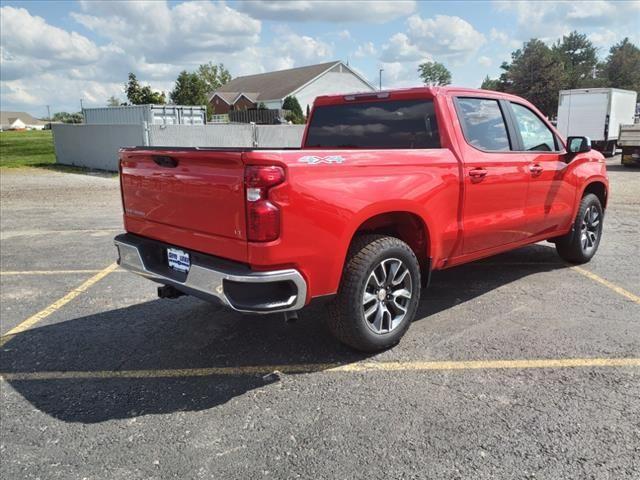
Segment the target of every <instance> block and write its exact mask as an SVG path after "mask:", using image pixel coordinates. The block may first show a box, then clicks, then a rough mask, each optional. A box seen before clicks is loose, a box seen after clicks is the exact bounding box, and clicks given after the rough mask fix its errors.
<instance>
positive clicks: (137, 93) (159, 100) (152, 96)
mask: <svg viewBox="0 0 640 480" xmlns="http://www.w3.org/2000/svg"><path fill="white" fill-rule="evenodd" d="M124 91H125V93H126V94H127V99H129V103H131V105H146V104H156V105H164V104H165V103H166V98H165V95H164V93H162V92H154V91H153V90H151V87H150V86H149V85H145V86H144V87H143V86H141V85H140V82H138V79H137V78H136V75H135V73H132V72H129V81H128V82H127V83H125V85H124Z"/></svg>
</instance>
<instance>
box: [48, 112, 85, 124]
mask: <svg viewBox="0 0 640 480" xmlns="http://www.w3.org/2000/svg"><path fill="white" fill-rule="evenodd" d="M51 120H52V121H54V122H62V123H82V120H83V116H82V113H81V112H77V113H69V112H57V113H54V114H53V117H51Z"/></svg>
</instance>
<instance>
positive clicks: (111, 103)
mask: <svg viewBox="0 0 640 480" xmlns="http://www.w3.org/2000/svg"><path fill="white" fill-rule="evenodd" d="M119 106H120V99H118V98H117V97H115V96H114V95H111V96H110V97H109V98H108V99H107V107H119Z"/></svg>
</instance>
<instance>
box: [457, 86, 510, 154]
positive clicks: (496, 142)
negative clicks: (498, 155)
mask: <svg viewBox="0 0 640 480" xmlns="http://www.w3.org/2000/svg"><path fill="white" fill-rule="evenodd" d="M456 108H457V110H458V117H459V119H460V123H461V124H462V131H463V133H464V136H465V139H466V140H467V142H468V143H469V144H470V145H472V146H474V147H475V148H477V149H479V150H484V151H489V152H503V151H509V150H511V144H510V142H509V135H508V134H507V126H506V122H505V119H504V115H503V113H502V109H501V108H500V104H499V103H498V101H497V100H492V99H487V98H458V99H457V101H456Z"/></svg>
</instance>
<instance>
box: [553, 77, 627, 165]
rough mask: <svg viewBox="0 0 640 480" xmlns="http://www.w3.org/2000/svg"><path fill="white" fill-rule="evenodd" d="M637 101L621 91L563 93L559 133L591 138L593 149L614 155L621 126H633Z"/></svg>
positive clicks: (578, 90)
mask: <svg viewBox="0 0 640 480" xmlns="http://www.w3.org/2000/svg"><path fill="white" fill-rule="evenodd" d="M637 98H638V94H637V93H636V92H634V91H632V90H621V89H619V88H580V89H576V90H561V91H560V98H559V101H558V130H559V131H560V133H561V134H562V135H564V136H565V137H569V136H585V137H589V138H590V139H591V142H592V145H593V147H594V148H596V149H598V150H600V151H602V152H603V153H605V154H610V155H613V154H614V153H615V149H616V140H617V139H618V131H619V129H620V125H622V124H630V123H633V120H634V116H635V111H636V101H637Z"/></svg>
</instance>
